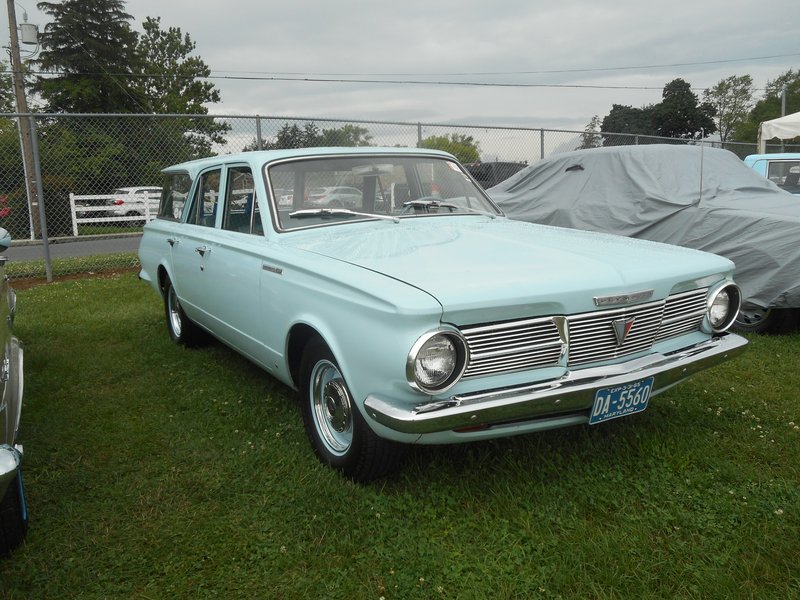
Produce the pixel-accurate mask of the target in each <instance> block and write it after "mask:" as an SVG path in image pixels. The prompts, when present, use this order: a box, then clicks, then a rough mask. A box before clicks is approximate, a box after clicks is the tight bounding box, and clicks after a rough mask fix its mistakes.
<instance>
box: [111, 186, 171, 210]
mask: <svg viewBox="0 0 800 600" xmlns="http://www.w3.org/2000/svg"><path fill="white" fill-rule="evenodd" d="M111 196H112V197H111V198H108V199H107V200H106V206H108V207H109V210H108V212H107V213H106V216H117V217H143V216H145V211H146V210H149V212H150V214H151V215H155V213H156V212H158V203H159V200H160V199H161V188H160V187H157V186H143V187H121V188H117V189H115V190H114V191H113V192H111Z"/></svg>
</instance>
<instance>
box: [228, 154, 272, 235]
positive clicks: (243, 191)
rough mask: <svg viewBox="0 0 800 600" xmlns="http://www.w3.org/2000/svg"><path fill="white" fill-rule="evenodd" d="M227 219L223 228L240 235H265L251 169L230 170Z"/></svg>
mask: <svg viewBox="0 0 800 600" xmlns="http://www.w3.org/2000/svg"><path fill="white" fill-rule="evenodd" d="M227 181H228V186H227V187H228V191H227V194H226V196H225V218H224V219H223V222H222V228H223V229H227V230H228V231H238V232H240V233H254V234H261V233H263V228H262V227H261V216H260V215H259V211H258V199H257V198H256V190H255V184H254V181H253V174H252V172H251V171H250V168H249V167H231V168H230V169H228V179H227Z"/></svg>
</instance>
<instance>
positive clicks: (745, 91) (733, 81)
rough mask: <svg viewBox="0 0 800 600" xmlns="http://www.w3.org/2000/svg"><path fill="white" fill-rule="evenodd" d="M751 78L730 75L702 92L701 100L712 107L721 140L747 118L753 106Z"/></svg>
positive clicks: (725, 138) (728, 135)
mask: <svg viewBox="0 0 800 600" xmlns="http://www.w3.org/2000/svg"><path fill="white" fill-rule="evenodd" d="M753 91H754V90H753V78H752V77H750V75H741V76H736V75H731V76H730V77H727V78H725V79H722V80H720V81H719V82H717V84H716V85H715V86H714V87H712V88H709V89H707V90H705V91H704V92H703V101H704V102H706V103H707V104H709V105H711V106H713V107H714V110H715V113H716V124H717V131H719V137H720V140H721V141H722V142H726V141H728V138H729V137H730V135H731V134H732V133H733V131H734V130H735V129H736V128H737V127H738V126H739V125H740V124H741V123H742V122H743V121H745V120H746V119H747V115H748V113H749V112H750V109H751V108H752V106H753Z"/></svg>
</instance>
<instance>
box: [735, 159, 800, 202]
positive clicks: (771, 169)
mask: <svg viewBox="0 0 800 600" xmlns="http://www.w3.org/2000/svg"><path fill="white" fill-rule="evenodd" d="M744 164H745V165H747V166H748V167H750V168H751V169H753V170H754V171H755V172H756V173H760V174H761V175H763V176H764V177H766V178H767V179H769V180H770V181H771V182H772V183H774V184H775V185H777V186H778V187H780V188H783V189H784V190H786V191H787V192H789V193H790V194H800V153H787V152H784V153H780V154H751V155H750V156H747V157H745V159H744Z"/></svg>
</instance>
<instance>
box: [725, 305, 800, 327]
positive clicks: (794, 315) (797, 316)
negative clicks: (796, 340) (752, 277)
mask: <svg viewBox="0 0 800 600" xmlns="http://www.w3.org/2000/svg"><path fill="white" fill-rule="evenodd" d="M799 324H800V310H798V309H796V308H760V307H757V306H753V305H743V306H742V308H741V309H740V310H739V316H737V317H736V321H735V322H734V324H733V329H734V330H736V331H738V332H740V333H791V332H792V331H796V330H797V328H798V325H799Z"/></svg>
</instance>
